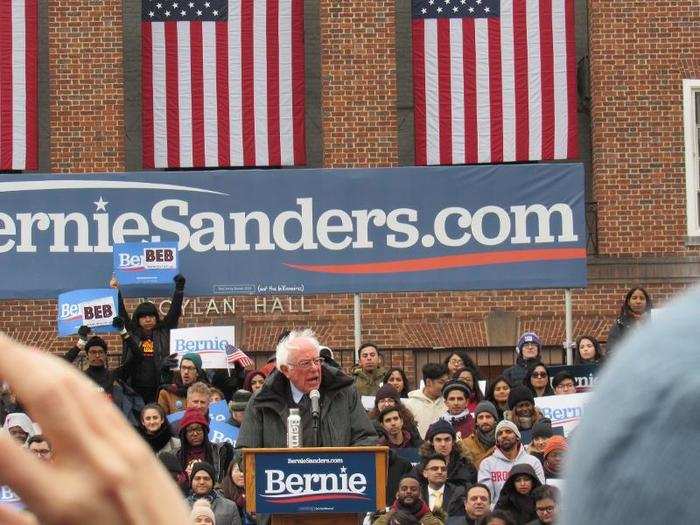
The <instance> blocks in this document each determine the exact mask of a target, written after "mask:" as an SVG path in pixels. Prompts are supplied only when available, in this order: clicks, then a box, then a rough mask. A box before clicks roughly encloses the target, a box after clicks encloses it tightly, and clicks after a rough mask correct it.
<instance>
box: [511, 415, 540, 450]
mask: <svg viewBox="0 0 700 525" xmlns="http://www.w3.org/2000/svg"><path fill="white" fill-rule="evenodd" d="M543 417H544V416H543V415H542V412H540V409H539V408H537V407H535V413H534V415H533V416H532V426H531V427H530V428H520V425H518V421H517V418H516V417H515V413H514V411H513V410H506V411H505V412H504V413H503V419H507V420H508V421H512V422H513V423H515V426H516V427H518V430H520V442H521V443H522V444H523V445H529V444H530V443H531V442H532V427H534V426H535V423H537V422H538V421H539V420H540V419H542V418H543Z"/></svg>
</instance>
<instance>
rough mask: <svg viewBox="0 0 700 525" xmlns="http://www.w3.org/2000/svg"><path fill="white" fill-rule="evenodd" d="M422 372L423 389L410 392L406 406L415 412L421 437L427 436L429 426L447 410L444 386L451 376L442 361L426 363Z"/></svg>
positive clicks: (414, 415)
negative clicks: (443, 394) (443, 393)
mask: <svg viewBox="0 0 700 525" xmlns="http://www.w3.org/2000/svg"><path fill="white" fill-rule="evenodd" d="M421 372H422V373H423V383H424V386H423V388H422V389H417V390H412V391H411V392H409V393H408V400H407V401H406V408H408V409H409V410H410V411H411V412H412V413H413V417H414V418H415V419H416V423H417V426H418V432H420V435H421V437H425V433H426V432H427V431H428V427H429V426H430V425H431V424H432V423H433V422H435V421H437V420H438V419H439V418H440V416H442V415H443V414H444V413H445V411H446V410H447V407H446V406H445V400H444V399H443V397H442V388H443V387H444V386H445V384H446V383H447V381H448V380H449V376H448V374H447V366H445V365H444V364H440V363H426V364H425V365H423V368H422V369H421Z"/></svg>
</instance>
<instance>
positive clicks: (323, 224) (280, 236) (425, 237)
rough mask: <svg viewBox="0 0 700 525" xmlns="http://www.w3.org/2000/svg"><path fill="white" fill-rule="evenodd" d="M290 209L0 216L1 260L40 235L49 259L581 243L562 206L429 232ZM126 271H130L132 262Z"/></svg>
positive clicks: (25, 249) (486, 209) (398, 214)
mask: <svg viewBox="0 0 700 525" xmlns="http://www.w3.org/2000/svg"><path fill="white" fill-rule="evenodd" d="M86 200H87V201H89V199H86ZM296 205H297V208H296V209H291V210H284V211H281V212H279V213H277V214H275V215H268V214H267V213H266V212H263V211H259V210H256V211H232V212H229V213H228V214H219V213H216V212H212V211H200V212H197V213H194V214H192V215H190V203H189V202H188V201H186V200H182V199H163V200H160V201H157V202H155V203H154V204H153V206H152V208H151V213H150V215H148V216H147V215H142V214H140V213H137V212H133V211H132V212H125V213H122V214H120V215H117V216H116V217H114V216H112V215H110V213H109V212H107V211H105V212H100V213H93V214H90V215H89V216H88V215H85V214H82V213H80V212H71V213H68V214H65V213H48V214H47V213H44V212H36V213H34V212H29V213H16V214H15V215H14V217H13V216H11V215H8V214H6V213H0V236H2V237H4V238H7V240H5V241H4V242H3V243H1V244H0V253H3V252H9V251H11V250H15V251H17V252H18V253H36V251H37V247H38V244H37V243H36V239H35V235H36V237H39V235H38V233H39V232H50V233H49V234H48V236H41V237H42V238H44V237H48V238H49V242H50V244H49V246H48V251H49V252H52V253H66V252H69V251H73V252H79V253H82V252H100V253H102V252H111V251H112V246H111V244H114V243H123V242H126V241H127V237H129V238H130V239H128V240H131V241H133V242H137V241H152V242H158V241H160V240H161V238H162V236H163V235H162V234H169V235H168V236H169V237H175V238H177V242H178V249H179V250H185V249H190V250H192V251H195V252H209V251H216V252H244V251H269V250H283V251H299V250H305V251H310V250H318V249H325V250H332V251H340V250H348V249H353V250H358V249H371V248H373V247H374V243H375V242H380V243H381V242H382V239H383V244H384V245H386V246H388V247H390V248H395V249H409V248H412V247H414V246H416V245H418V244H422V245H423V246H425V247H431V246H433V245H434V244H435V243H436V242H437V243H439V244H440V245H443V246H447V247H459V246H464V245H466V244H468V243H471V242H473V243H476V244H479V245H483V246H497V245H500V244H504V243H510V244H517V245H521V244H533V245H542V244H553V243H573V242H577V241H578V239H579V236H578V235H577V234H576V233H575V232H574V219H573V211H572V209H571V207H570V206H569V205H568V204H566V203H561V202H559V203H554V204H552V205H551V206H549V207H548V206H545V205H544V204H541V203H529V204H519V205H517V206H510V207H509V208H503V207H500V206H495V205H485V206H482V207H480V208H477V209H475V210H468V209H466V208H462V207H456V206H451V207H447V208H444V209H441V210H438V211H437V213H436V215H435V216H434V217H433V218H432V228H431V229H430V231H420V229H419V226H418V222H419V210H416V209H413V208H395V209H392V210H381V209H372V210H341V209H334V208H332V209H328V210H323V211H321V210H316V211H315V210H314V201H313V199H312V198H311V197H304V198H298V199H296ZM318 212H320V213H318ZM529 218H532V219H533V220H529ZM555 218H558V220H557V221H555V220H554V219H555ZM554 224H558V225H559V226H558V228H557V229H558V230H559V231H557V232H553V231H552V229H553V225H554ZM110 225H111V227H110ZM485 225H489V227H488V228H486V227H485ZM382 230H386V231H385V232H383V231H382ZM67 232H70V233H71V234H74V235H70V236H69V235H67ZM68 237H70V239H71V240H70V244H69V243H68V241H67V238H68ZM42 247H43V246H42ZM152 255H153V254H152ZM159 257H160V258H161V259H159ZM165 257H166V255H165V253H161V254H160V255H154V259H153V261H152V263H154V264H155V263H160V264H165V263H166V262H168V261H167V260H166V259H165ZM140 262H143V261H140ZM124 263H128V264H135V262H134V260H133V259H129V260H126V259H125V260H124Z"/></svg>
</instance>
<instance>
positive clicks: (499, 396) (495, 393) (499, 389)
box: [486, 376, 510, 420]
mask: <svg viewBox="0 0 700 525" xmlns="http://www.w3.org/2000/svg"><path fill="white" fill-rule="evenodd" d="M509 394H510V383H509V382H508V380H507V379H506V378H505V377H503V376H498V377H497V378H496V379H494V380H493V381H491V382H489V384H488V386H487V387H486V399H487V400H489V401H491V403H493V404H494V405H495V406H496V410H498V419H499V420H501V419H503V413H504V412H506V411H507V410H508V395H509Z"/></svg>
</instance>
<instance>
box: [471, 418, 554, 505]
mask: <svg viewBox="0 0 700 525" xmlns="http://www.w3.org/2000/svg"><path fill="white" fill-rule="evenodd" d="M518 463H527V464H528V465H530V466H531V467H532V468H533V469H534V471H535V474H536V475H537V479H538V480H539V481H540V483H544V481H545V477H544V470H543V469H542V464H541V463H540V460H539V459H537V458H536V457H534V456H532V455H530V454H528V453H527V451H526V450H525V447H524V446H523V445H522V443H521V441H520V430H518V427H517V426H516V425H515V423H513V422H512V421H507V420H504V421H501V422H500V423H498V425H497V426H496V447H495V448H494V451H493V453H492V454H491V455H490V456H488V457H486V458H484V460H483V461H482V462H481V465H480V466H479V483H483V484H484V485H486V486H487V487H488V488H489V491H490V492H491V494H492V495H493V498H492V501H494V502H496V501H498V497H499V496H500V494H501V489H502V488H503V485H504V484H505V482H506V480H507V479H508V473H509V472H510V470H511V469H512V468H513V465H517V464H518Z"/></svg>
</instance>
